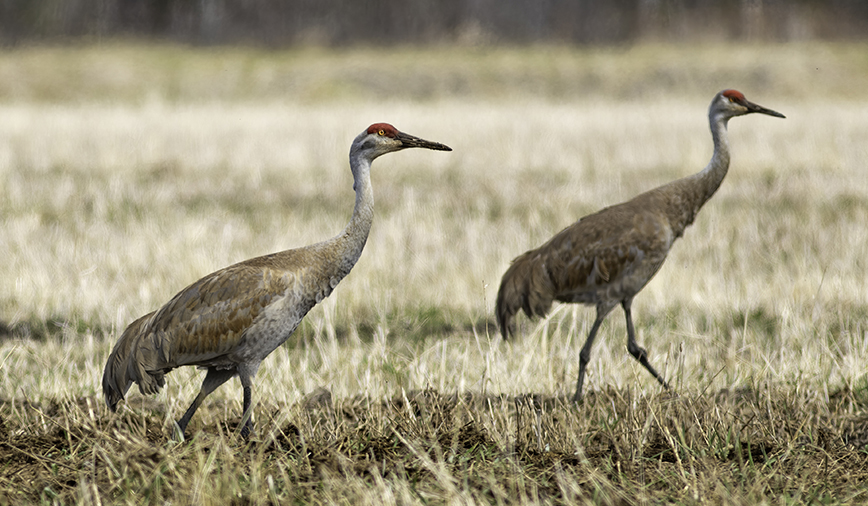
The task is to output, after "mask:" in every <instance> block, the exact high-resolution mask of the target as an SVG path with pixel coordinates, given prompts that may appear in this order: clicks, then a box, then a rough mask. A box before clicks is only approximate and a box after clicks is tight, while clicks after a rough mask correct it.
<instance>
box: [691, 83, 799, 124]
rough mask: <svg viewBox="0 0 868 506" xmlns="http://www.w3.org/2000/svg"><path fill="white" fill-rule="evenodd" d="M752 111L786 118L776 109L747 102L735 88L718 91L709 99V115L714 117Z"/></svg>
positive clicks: (743, 113) (728, 116)
mask: <svg viewBox="0 0 868 506" xmlns="http://www.w3.org/2000/svg"><path fill="white" fill-rule="evenodd" d="M752 112H758V113H761V114H768V115H769V116H776V117H778V118H786V116H784V115H783V114H781V113H779V112H777V111H773V110H771V109H766V108H765V107H762V106H759V105H757V104H754V103H753V102H749V101H748V100H747V99H746V98H744V95H743V94H742V93H741V92H740V91H737V90H723V91H721V92H720V93H718V94H717V95H716V96H715V97H714V100H712V101H711V107H710V108H709V110H708V114H709V116H711V117H715V116H718V115H722V116H723V117H724V118H725V119H729V118H733V117H735V116H742V115H745V114H750V113H752Z"/></svg>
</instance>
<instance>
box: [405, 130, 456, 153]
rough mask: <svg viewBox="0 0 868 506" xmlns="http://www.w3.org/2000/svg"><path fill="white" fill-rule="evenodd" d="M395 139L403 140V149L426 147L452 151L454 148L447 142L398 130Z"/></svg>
mask: <svg viewBox="0 0 868 506" xmlns="http://www.w3.org/2000/svg"><path fill="white" fill-rule="evenodd" d="M395 139H397V140H399V141H401V149H404V148H426V149H434V150H437V151H452V148H450V147H449V146H447V145H445V144H440V143H439V142H431V141H426V140H425V139H420V138H419V137H414V136H412V135H408V134H405V133H404V132H398V135H397V136H396V137H395Z"/></svg>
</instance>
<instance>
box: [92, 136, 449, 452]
mask: <svg viewBox="0 0 868 506" xmlns="http://www.w3.org/2000/svg"><path fill="white" fill-rule="evenodd" d="M405 148H427V149H434V150H439V151H452V149H451V148H449V147H448V146H445V145H443V144H439V143H436V142H430V141H426V140H423V139H420V138H418V137H414V136H412V135H407V134H405V133H403V132H399V131H398V130H397V129H395V127H393V126H392V125H389V124H387V123H375V124H373V125H371V126H369V127H368V128H367V129H366V130H365V131H364V132H362V133H361V134H359V135H358V136H357V137H356V138H355V140H354V141H353V144H352V146H351V147H350V168H351V169H352V172H353V189H354V190H355V193H356V202H355V206H354V208H353V215H352V218H351V219H350V222H349V224H348V225H347V226H346V228H345V229H344V230H343V232H341V233H340V234H338V235H337V236H335V237H334V238H332V239H329V240H327V241H323V242H320V243H317V244H313V245H311V246H306V247H303V248H298V249H291V250H286V251H281V252H279V253H273V254H270V255H265V256H261V257H257V258H252V259H250V260H246V261H244V262H240V263H237V264H234V265H230V266H229V267H226V268H223V269H221V270H219V271H216V272H213V273H211V274H208V275H207V276H205V277H204V278H202V279H200V280H199V281H196V282H195V283H193V284H192V285H190V286H188V287H187V288H184V289H183V290H181V291H180V292H179V293H178V294H177V295H175V296H174V297H173V298H172V299H171V300H170V301H169V302H167V303H166V304H165V305H164V306H163V307H161V308H160V309H158V310H156V311H154V312H152V313H148V314H146V315H145V316H142V317H141V318H139V319H138V320H136V321H134V322H133V323H131V324H130V325H129V326H128V327H127V329H126V330H125V331H124V332H123V334H121V337H120V339H118V342H117V343H116V344H115V346H114V349H113V350H112V352H111V355H109V358H108V361H107V362H106V366H105V372H104V373H103V378H102V387H103V392H104V394H105V400H106V404H107V405H108V407H109V409H111V410H112V411H114V410H115V409H116V408H117V404H118V402H120V401H121V400H122V399H123V398H124V395H126V392H127V390H129V388H130V387H131V386H132V384H133V383H137V384H138V385H139V390H140V391H141V392H142V393H143V394H145V395H149V394H154V393H157V392H158V391H159V390H160V388H162V387H163V386H164V385H165V383H166V381H165V375H166V374H167V373H168V372H170V371H171V370H172V369H175V368H177V367H181V366H185V365H193V366H198V367H200V368H203V369H207V371H208V372H207V374H206V375H205V380H204V381H203V382H202V388H201V390H200V391H199V395H197V396H196V398H195V399H194V400H193V403H192V404H191V405H190V408H189V409H188V410H187V412H186V413H184V416H183V417H181V419H180V420H179V421H178V427H177V431H179V432H180V434H179V436H180V437H183V434H184V430H185V429H186V428H187V424H188V423H189V422H190V419H191V418H192V417H193V414H194V413H195V412H196V409H197V408H198V407H199V405H200V404H202V401H203V400H204V399H205V397H207V396H208V394H210V393H211V392H213V391H214V390H215V389H216V388H217V387H219V386H220V385H222V384H223V383H225V382H226V381H227V380H229V379H230V378H232V377H233V376H238V378H239V379H240V380H241V386H242V388H243V392H244V401H243V411H244V412H243V416H242V420H244V422H243V425H242V428H241V435H242V436H243V437H247V436H248V435H249V434H250V430H251V428H252V426H253V420H252V416H251V411H250V403H251V385H252V380H253V376H254V375H255V374H256V371H257V369H258V368H259V364H260V363H261V362H262V360H263V359H265V357H267V356H268V355H269V354H270V353H271V352H272V351H274V350H275V349H276V348H277V347H278V346H280V345H281V344H283V342H284V341H286V340H287V339H288V338H289V336H290V335H291V334H292V333H293V332H294V331H295V329H296V327H298V325H299V323H301V320H302V318H304V316H305V315H306V314H307V312H308V311H310V310H311V308H313V307H314V306H315V305H316V304H317V303H319V302H320V301H321V300H323V299H324V298H325V297H328V296H329V294H331V292H332V290H334V288H335V287H336V286H337V285H338V283H339V282H340V281H341V279H343V278H344V276H346V275H347V274H349V272H350V269H352V268H353V265H355V263H356V261H357V260H358V259H359V256H361V254H362V249H363V248H364V246H365V241H366V240H367V238H368V233H369V231H370V229H371V223H372V222H373V218H374V194H373V190H372V188H371V177H370V176H371V174H370V171H371V162H373V161H374V159H375V158H377V157H378V156H380V155H384V154H386V153H391V152H394V151H400V150H402V149H405Z"/></svg>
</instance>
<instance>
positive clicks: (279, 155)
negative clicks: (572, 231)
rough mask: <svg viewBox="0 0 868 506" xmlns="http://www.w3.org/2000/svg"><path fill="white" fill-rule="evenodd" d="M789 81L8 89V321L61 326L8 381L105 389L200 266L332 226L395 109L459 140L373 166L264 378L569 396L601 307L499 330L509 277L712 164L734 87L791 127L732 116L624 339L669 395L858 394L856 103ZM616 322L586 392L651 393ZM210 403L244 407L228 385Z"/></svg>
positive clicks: (290, 394) (861, 283) (867, 106)
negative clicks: (106, 368) (390, 91)
mask: <svg viewBox="0 0 868 506" xmlns="http://www.w3.org/2000/svg"><path fill="white" fill-rule="evenodd" d="M559 54H560V53H559ZM789 54H790V53H787V55H789ZM616 56H617V55H613V58H615V57H616ZM524 58H533V54H531V55H529V56H528V55H525V56H524ZM459 63H461V62H460V61H459ZM621 64H622V65H625V64H624V63H623V62H622V63H621ZM438 65H445V63H443V62H442V61H440V62H439V63H438ZM456 65H457V64H456ZM527 65H529V66H532V63H527ZM704 65H705V64H704ZM606 68H607V67H606V66H605V65H603V64H602V63H599V64H598V65H597V66H596V67H594V69H596V71H597V72H603V71H604V70H605V69H606ZM601 69H602V70H601ZM605 71H606V72H608V70H605ZM702 84H705V83H704V82H703V83H702ZM790 84H791V83H788V84H787V86H779V87H778V88H775V87H773V86H772V87H771V88H772V90H773V91H771V92H770V91H768V90H765V89H762V88H757V87H750V88H745V87H742V86H740V79H739V78H738V76H735V77H733V78H729V79H727V80H726V81H725V82H719V83H714V84H712V85H709V86H707V87H701V88H702V89H701V90H699V89H698V88H700V86H698V85H697V83H696V82H691V83H690V92H689V94H687V96H686V97H684V98H681V97H679V96H678V95H679V94H678V90H677V89H672V90H671V91H670V92H669V93H665V94H661V95H660V96H652V97H649V96H645V95H641V96H638V97H636V98H626V99H625V98H617V97H611V98H605V97H604V98H599V96H600V93H598V94H597V95H596V97H597V98H595V99H594V100H587V99H585V98H583V96H582V95H581V94H575V95H570V96H568V97H566V98H558V99H556V100H554V99H548V98H546V97H538V96H533V93H530V92H529V93H528V94H527V95H524V96H522V95H520V94H518V95H517V93H518V92H516V91H515V90H512V91H511V92H510V93H512V95H511V96H512V97H515V96H519V97H520V98H519V99H514V98H513V99H510V100H504V101H500V100H491V99H485V98H484V97H483V98H480V97H479V96H475V95H474V96H470V97H461V96H457V97H452V98H450V97H445V98H435V99H431V100H426V101H411V100H408V99H406V98H397V99H386V100H382V101H381V100H373V99H371V98H364V99H359V100H351V99H347V98H346V97H343V96H339V97H338V98H335V99H334V100H331V99H330V100H322V101H310V100H299V101H293V100H292V99H291V98H287V99H286V100H271V99H262V100H249V101H248V100H238V101H232V100H229V101H208V102H201V101H190V102H184V101H182V102H180V103H179V102H177V101H169V100H164V99H162V98H160V97H159V96H157V97H150V98H148V99H146V100H144V101H142V102H128V101H120V102H111V101H87V102H82V103H76V102H73V103H59V104H49V103H45V102H34V101H27V100H24V101H10V102H9V103H5V104H0V118H2V121H0V182H2V192H3V193H2V203H0V211H2V218H3V222H2V238H0V254H2V257H3V258H4V261H3V262H2V264H0V321H3V322H5V323H6V324H7V325H8V326H9V327H12V328H17V329H21V328H22V325H23V324H24V323H27V324H28V325H36V324H35V323H34V322H45V321H56V322H59V324H61V325H67V326H68V328H67V329H66V330H64V331H62V332H60V334H61V335H62V337H60V338H49V339H47V340H36V341H34V340H27V339H8V340H5V341H3V342H2V343H0V366H2V372H0V392H8V394H5V395H15V396H18V395H26V396H28V397H33V398H42V397H57V396H61V397H67V396H79V395H94V394H98V393H99V390H100V389H99V380H100V377H101V368H102V364H103V362H104V359H105V357H106V355H107V353H108V351H109V349H110V347H111V345H112V343H113V342H114V340H115V339H116V337H117V336H118V335H119V333H120V332H121V331H122V330H123V328H124V327H125V326H126V325H127V324H128V323H129V322H130V321H132V320H133V319H134V318H136V317H137V316H139V315H141V314H144V313H146V312H148V311H151V310H153V309H155V308H156V307H158V306H159V305H161V304H162V303H164V302H165V301H167V300H168V299H169V298H170V297H171V296H172V295H173V294H174V293H176V292H177V291H178V290H180V289H181V288H183V287H184V286H186V285H187V284H189V283H190V282H192V281H194V280H195V279H197V278H198V277H200V276H202V275H204V274H207V273H208V272H211V271H213V270H215V269H218V268H220V267H223V266H225V265H228V264H230V263H233V262H236V261H240V260H243V259H245V258H249V257H252V256H256V255H260V254H264V253H268V252H272V251H276V250H280V249H284V248H288V247H296V246H303V245H306V244H310V243H313V242H316V241H319V240H322V239H325V238H328V237H331V236H333V235H335V234H336V233H338V232H339V231H340V230H341V229H342V227H343V226H344V225H345V223H346V221H347V220H348V218H349V215H350V212H351V209H352V202H353V194H352V179H351V175H350V172H349V169H348V166H347V152H348V148H349V143H350V141H351V140H352V139H353V137H354V136H355V135H356V134H357V133H358V132H359V131H361V130H362V129H363V128H364V127H366V126H367V125H368V124H370V123H373V122H376V121H388V122H391V123H393V124H395V125H396V126H397V127H398V128H400V129H402V130H404V131H406V132H408V133H412V134H415V135H419V136H422V137H424V138H427V139H431V140H435V141H440V142H444V143H446V144H448V145H450V146H452V147H453V148H454V151H453V152H452V153H441V152H428V151H421V150H410V151H406V152H403V153H399V154H394V155H389V156H386V157H383V158H381V159H379V160H377V161H376V162H375V164H374V170H373V184H374V192H375V198H376V201H377V203H376V217H375V221H374V226H373V230H372V232H371V236H370V238H369V240H368V243H367V246H366V248H365V252H364V254H363V255H362V258H361V260H360V261H359V263H358V265H357V266H356V267H355V268H354V270H353V271H352V273H351V274H350V275H349V276H348V277H347V278H346V279H345V280H344V281H343V282H342V283H341V285H340V286H339V287H338V289H337V290H336V291H335V293H334V294H333V295H332V296H331V298H329V299H328V300H327V301H325V302H324V303H323V304H321V305H320V306H319V307H317V308H315V309H314V310H313V311H312V312H311V313H310V314H309V315H308V317H307V319H306V321H305V323H304V324H303V325H302V327H301V328H300V330H299V331H298V332H297V333H296V335H295V336H294V337H293V339H292V340H291V342H290V343H289V345H288V346H285V347H282V348H280V349H279V350H277V351H276V352H275V353H273V354H272V356H270V357H269V358H268V359H267V360H266V361H265V362H264V363H263V366H262V367H261V369H260V372H259V375H258V377H257V380H256V385H257V387H256V390H255V391H256V394H257V395H258V396H260V397H264V398H269V399H272V400H273V401H274V402H278V403H281V402H287V403H291V402H294V401H295V400H297V399H298V398H299V397H300V396H301V395H304V394H305V393H307V392H310V391H312V390H314V389H315V388H317V387H319V386H324V387H327V388H328V389H330V390H331V391H332V392H333V393H334V394H335V395H336V396H337V397H347V396H352V395H356V394H361V393H364V394H369V395H371V396H375V397H376V396H389V395H392V394H394V393H395V392H396V391H400V390H401V389H406V390H409V389H414V388H424V387H429V386H430V387H434V388H436V389H438V390H441V391H454V390H465V389H467V390H475V391H489V392H495V393H499V392H506V393H516V392H527V391H532V392H547V393H569V392H571V390H572V388H573V382H574V380H575V375H576V372H577V363H578V351H579V348H580V346H581V344H582V342H583V341H584V338H585V335H586V333H587V330H588V328H589V325H590V323H591V321H592V319H593V310H592V309H590V308H583V307H576V306H556V307H555V309H554V311H553V313H552V315H551V316H550V317H549V318H547V319H545V320H543V321H541V322H532V323H527V320H525V319H524V318H523V316H522V317H520V327H519V328H520V330H521V332H520V336H519V337H518V338H517V339H516V340H515V341H513V342H510V343H503V342H501V341H500V339H499V338H498V337H497V333H496V328H495V327H494V325H493V318H492V316H491V315H492V314H493V304H494V299H495V295H496V291H497V287H498V283H499V280H500V276H501V275H502V273H503V271H504V270H505V269H506V267H507V265H508V263H509V261H510V260H511V259H512V258H513V257H515V256H516V255H518V254H520V253H521V252H523V251H525V250H526V249H529V248H531V247H535V246H537V245H539V244H541V243H542V242H543V241H545V240H546V239H547V238H549V237H550V236H551V235H553V234H554V233H556V232H557V231H559V230H560V229H562V228H563V227H565V226H567V225H568V224H570V223H572V222H573V221H575V219H577V218H578V217H580V216H583V215H585V214H587V213H589V212H593V211H595V210H597V209H600V208H602V207H604V206H607V205H610V204H614V203H617V202H620V201H623V200H625V199H628V198H630V197H632V196H634V195H636V194H637V193H639V192H642V191H644V190H647V189H650V188H652V187H654V186H656V185H659V184H662V183H665V182H667V181H669V180H672V179H674V178H677V177H680V176H684V175H687V174H690V173H693V172H696V171H698V170H699V169H701V168H702V167H703V166H704V165H705V164H706V163H707V161H708V159H709V157H710V155H711V139H710V135H709V133H708V127H707V119H706V115H705V113H706V108H707V104H708V101H709V100H710V99H711V97H712V96H713V94H714V93H716V92H717V91H718V90H719V89H720V88H723V87H727V86H736V87H740V88H741V91H743V92H744V93H745V94H746V95H747V97H748V98H749V99H751V100H755V101H756V102H758V103H760V104H763V105H765V106H767V107H770V108H773V109H776V110H779V111H781V112H782V113H784V114H786V115H787V119H785V120H780V119H777V118H770V117H765V116H749V117H745V118H736V119H734V120H733V121H732V122H731V124H730V131H731V143H732V147H733V152H734V156H733V161H732V166H731V170H730V174H729V175H728V176H727V179H726V180H725V181H724V183H723V185H722V187H721V189H720V191H719V192H718V193H717V194H716V195H715V196H714V198H713V199H712V200H711V201H710V202H709V203H708V204H707V205H706V207H705V208H704V209H703V210H702V212H701V213H700V214H699V216H698V218H697V220H696V223H695V224H694V226H693V227H692V228H690V229H688V231H687V233H686V234H685V237H684V238H683V239H682V240H681V241H679V242H678V243H677V244H676V245H675V247H674V249H673V251H672V254H671V255H670V258H669V259H668V261H667V263H666V265H665V266H664V267H663V269H661V271H660V272H659V274H658V275H657V277H656V278H655V279H654V280H653V281H652V282H651V283H650V284H649V285H648V286H647V287H646V289H645V290H644V292H643V293H642V294H640V295H639V296H638V297H637V298H636V302H635V304H634V306H633V307H634V315H635V319H636V324H637V332H638V333H639V340H640V342H641V343H643V344H644V345H645V346H646V347H647V348H648V350H649V353H650V357H651V361H652V363H654V364H656V365H657V366H658V367H659V368H660V369H662V370H663V371H664V372H665V375H666V377H667V378H669V379H670V380H671V381H672V383H673V384H675V385H676V386H677V388H679V389H690V390H702V389H706V388H711V389H720V388H725V387H738V386H740V385H745V384H752V383H756V382H772V383H788V382H799V383H804V384H805V385H806V386H807V387H808V388H819V389H827V388H837V387H840V386H842V385H849V384H852V383H853V382H854V381H856V380H858V379H859V378H861V377H864V375H865V374H866V366H865V364H866V363H868V328H866V318H868V295H866V294H868V272H866V263H865V258H866V257H868V255H866V253H868V228H866V225H865V224H866V223H868V197H866V196H868V178H866V177H865V163H866V160H868V148H866V146H868V143H866V140H868V102H866V101H860V100H857V99H853V98H852V97H850V96H849V95H847V94H842V95H841V96H840V97H836V96H832V97H814V96H811V95H810V94H809V93H798V92H794V91H793V89H792V88H793V87H792V86H791V85H790ZM673 88H677V86H674V85H673ZM775 90H776V91H778V92H780V93H779V94H778V93H775V92H774V91H775ZM700 92H701V93H700ZM426 325H427V326H426ZM426 329H428V330H426ZM103 335H105V339H103V338H101V337H100V336H103ZM94 336H96V337H94ZM408 336H409V337H408ZM625 339H626V338H625V330H624V324H623V313H622V312H621V311H620V309H618V310H616V311H614V312H613V313H612V314H611V315H610V317H609V320H608V321H607V323H606V325H604V327H603V328H602V330H601V335H600V338H599V339H598V342H597V344H596V345H595V348H594V352H593V358H592V360H591V364H590V368H589V388H591V389H598V388H601V387H604V386H606V385H615V386H618V387H632V386H635V387H636V388H641V389H643V390H648V391H654V390H655V389H656V388H657V387H656V385H655V384H654V382H653V380H652V379H651V378H650V377H649V376H648V375H647V373H645V371H644V370H642V369H641V368H640V367H637V364H636V363H635V361H634V360H633V359H632V358H631V357H630V356H629V355H628V354H627V353H626V351H625V347H624V343H625ZM199 374H201V373H198V372H196V371H193V370H186V369H185V370H180V371H176V372H174V373H173V374H172V376H170V379H169V388H167V389H166V390H165V391H164V393H162V394H161V397H160V399H161V400H164V401H167V402H170V403H171V404H172V405H173V407H172V408H171V409H174V410H175V413H176V414H179V413H180V411H181V410H182V409H183V405H184V404H186V403H187V402H188V400H189V399H190V398H191V397H192V395H193V392H194V391H195V390H196V389H197V388H198V379H193V376H194V375H199ZM13 392H15V393H14V394H13ZM135 395H138V394H135ZM214 396H215V398H220V397H221V396H224V397H228V398H231V399H233V400H238V399H240V393H239V392H238V389H237V386H236V385H235V384H232V386H231V387H230V388H223V389H221V390H220V391H218V392H217V393H215V394H214ZM203 416H207V415H203ZM215 416H222V415H221V414H215Z"/></svg>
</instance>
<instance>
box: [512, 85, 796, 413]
mask: <svg viewBox="0 0 868 506" xmlns="http://www.w3.org/2000/svg"><path fill="white" fill-rule="evenodd" d="M754 112H758V113H762V114H768V115H770V116H777V117H779V118H783V117H784V115H783V114H781V113H779V112H775V111H772V110H769V109H766V108H764V107H760V106H758V105H756V104H753V103H751V102H748V101H747V100H746V99H745V98H744V95H742V94H741V93H740V92H738V91H735V90H723V91H721V92H720V93H718V94H717V95H715V97H714V99H713V100H712V101H711V105H710V106H709V108H708V122H709V124H710V126H711V136H712V139H713V140H714V155H713V156H712V157H711V162H709V164H708V166H706V167H705V168H704V169H703V170H702V171H700V172H699V173H697V174H694V175H692V176H688V177H685V178H682V179H678V180H676V181H673V182H671V183H669V184H666V185H663V186H661V187H659V188H655V189H653V190H651V191H648V192H645V193H643V194H641V195H638V196H637V197H634V198H633V199H632V200H629V201H627V202H624V203H622V204H618V205H615V206H612V207H607V208H605V209H603V210H601V211H599V212H597V213H595V214H591V215H589V216H585V217H584V218H582V219H580V220H579V221H577V222H575V223H574V224H572V225H570V226H569V227H567V228H565V229H564V230H562V231H561V232H559V233H558V234H557V235H555V236H554V237H553V238H551V239H550V240H549V241H548V242H547V243H545V244H543V245H542V246H540V247H539V248H537V249H534V250H530V251H528V252H526V253H524V254H523V255H521V256H519V257H517V258H516V259H515V260H513V262H512V265H511V266H510V267H509V269H507V271H506V273H505V274H504V275H503V279H502V280H501V283H500V289H499V290H498V292H497V308H496V312H497V321H498V324H499V326H500V331H501V333H502V334H503V337H504V339H507V338H509V335H510V333H514V327H513V322H512V318H513V316H514V315H515V314H516V312H518V310H519V309H522V310H524V312H525V314H526V315H527V316H529V317H533V316H545V314H546V313H548V311H549V309H550V308H551V305H552V302H553V301H555V300H558V301H561V302H578V303H581V304H588V305H595V306H596V307H597V317H596V319H595V320H594V324H593V325H592V326H591V330H590V332H589V333H588V338H587V340H586V341H585V344H584V346H582V351H581V353H580V354H579V378H578V380H577V381H576V393H575V395H574V396H573V400H574V401H575V402H578V401H580V400H581V399H582V383H583V382H584V379H585V368H586V367H587V365H588V360H589V359H590V356H591V346H593V344H594V337H595V336H596V335H597V330H598V329H599V328H600V324H601V323H603V320H604V319H605V318H606V315H608V314H609V312H610V311H611V310H612V309H614V308H615V306H616V305H618V304H621V307H623V308H624V314H625V316H626V318H627V350H628V351H629V352H630V354H631V355H633V357H634V358H635V359H636V360H638V361H639V363H641V364H642V365H643V366H644V367H645V369H647V370H648V372H650V373H651V375H652V376H654V377H655V378H657V381H659V382H660V384H661V385H663V386H664V387H666V388H669V386H668V385H667V383H666V381H664V380H663V377H662V376H660V374H658V373H657V371H656V370H654V368H653V367H652V366H651V364H649V363H648V354H647V353H646V352H645V350H644V349H643V348H641V347H640V346H639V345H638V344H636V335H635V331H634V330H633V319H632V317H631V315H630V305H631V303H632V302H633V297H634V296H635V295H636V294H637V293H639V291H640V290H641V289H642V288H643V287H644V286H645V285H646V284H647V283H648V281H650V280H651V278H652V277H654V274H656V273H657V270H658V269H660V266H661V265H663V261H664V260H666V255H667V254H668V253H669V249H670V248H671V247H672V244H673V243H674V242H675V240H676V239H678V238H679V237H681V235H682V234H683V233H684V229H685V228H686V227H687V226H688V225H690V224H691V223H693V219H694V218H696V214H697V213H698V212H699V209H700V208H701V207H702V205H703V204H705V202H706V201H707V200H708V199H709V198H711V196H712V195H714V192H715V191H716V190H717V188H718V187H719V186H720V183H721V182H722V181H723V178H724V176H726V171H727V169H729V141H728V139H727V130H726V127H727V122H728V121H729V119H730V118H733V117H735V116H742V115H744V114H750V113H754Z"/></svg>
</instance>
